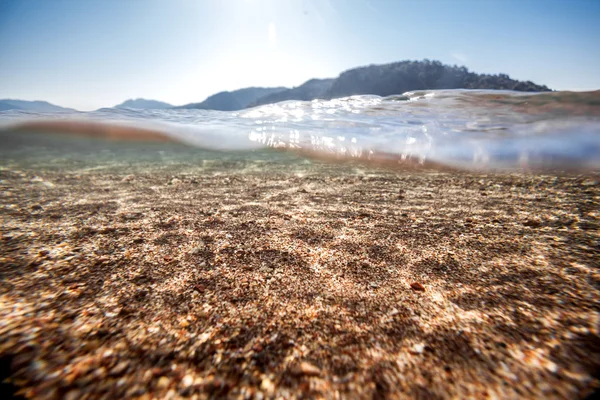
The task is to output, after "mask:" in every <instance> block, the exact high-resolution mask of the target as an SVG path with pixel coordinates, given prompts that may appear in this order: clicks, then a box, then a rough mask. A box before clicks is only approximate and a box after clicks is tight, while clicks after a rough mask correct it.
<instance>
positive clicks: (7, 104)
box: [0, 99, 75, 112]
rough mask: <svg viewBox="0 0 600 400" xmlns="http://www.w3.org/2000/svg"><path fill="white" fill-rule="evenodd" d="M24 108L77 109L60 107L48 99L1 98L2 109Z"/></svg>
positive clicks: (58, 110)
mask: <svg viewBox="0 0 600 400" xmlns="http://www.w3.org/2000/svg"><path fill="white" fill-rule="evenodd" d="M8 110H24V111H36V112H64V111H75V110H73V109H72V108H65V107H60V106H57V105H54V104H51V103H48V102H47V101H39V100H36V101H28V100H11V99H4V100H0V111H8Z"/></svg>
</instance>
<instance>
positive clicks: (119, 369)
mask: <svg viewBox="0 0 600 400" xmlns="http://www.w3.org/2000/svg"><path fill="white" fill-rule="evenodd" d="M128 366H129V363H128V362H127V361H121V362H120V363H118V364H117V365H115V366H114V367H113V368H112V369H111V370H110V374H111V375H121V374H122V373H123V372H125V370H126V369H127V367H128Z"/></svg>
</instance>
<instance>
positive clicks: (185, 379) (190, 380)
mask: <svg viewBox="0 0 600 400" xmlns="http://www.w3.org/2000/svg"><path fill="white" fill-rule="evenodd" d="M181 384H182V385H183V386H184V387H190V386H192V385H193V384H194V378H193V377H192V376H191V375H186V376H184V377H183V379H182V380H181Z"/></svg>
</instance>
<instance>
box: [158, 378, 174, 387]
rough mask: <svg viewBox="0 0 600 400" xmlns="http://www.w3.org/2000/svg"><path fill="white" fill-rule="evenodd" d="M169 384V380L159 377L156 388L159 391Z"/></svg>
mask: <svg viewBox="0 0 600 400" xmlns="http://www.w3.org/2000/svg"><path fill="white" fill-rule="evenodd" d="M170 383H171V381H170V380H169V378H167V377H166V376H161V377H160V378H158V382H157V383H156V386H157V387H158V388H159V389H164V388H166V387H167V386H169V384H170Z"/></svg>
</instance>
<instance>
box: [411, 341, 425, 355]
mask: <svg viewBox="0 0 600 400" xmlns="http://www.w3.org/2000/svg"><path fill="white" fill-rule="evenodd" d="M423 350H425V345H424V344H423V343H417V344H415V345H414V346H413V347H412V349H411V353H413V354H422V353H423Z"/></svg>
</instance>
